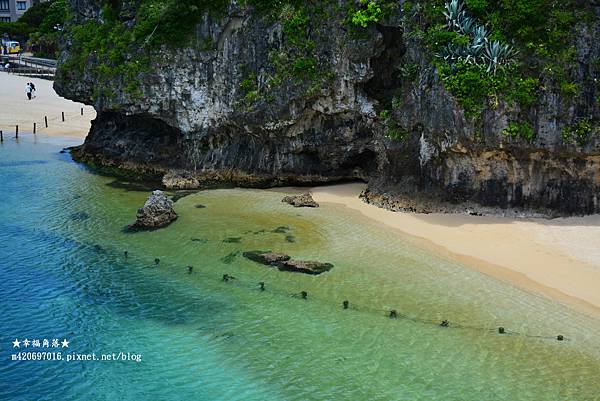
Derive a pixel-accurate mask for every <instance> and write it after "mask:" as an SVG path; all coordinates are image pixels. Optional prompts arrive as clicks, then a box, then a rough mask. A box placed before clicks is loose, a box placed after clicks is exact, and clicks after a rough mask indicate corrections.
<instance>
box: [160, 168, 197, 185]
mask: <svg viewBox="0 0 600 401" xmlns="http://www.w3.org/2000/svg"><path fill="white" fill-rule="evenodd" d="M162 183H163V185H164V186H165V188H167V189H198V188H200V182H199V181H198V179H196V178H195V177H194V176H192V175H191V174H190V173H186V172H175V171H171V172H169V173H167V174H165V175H164V176H163V178H162Z"/></svg>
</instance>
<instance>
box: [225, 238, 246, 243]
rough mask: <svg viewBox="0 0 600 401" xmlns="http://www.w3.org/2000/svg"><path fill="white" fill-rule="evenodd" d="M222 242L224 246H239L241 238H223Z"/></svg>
mask: <svg viewBox="0 0 600 401" xmlns="http://www.w3.org/2000/svg"><path fill="white" fill-rule="evenodd" d="M223 242H224V243H226V244H239V243H240V242H242V237H230V238H225V239H224V240H223Z"/></svg>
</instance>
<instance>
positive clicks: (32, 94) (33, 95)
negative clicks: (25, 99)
mask: <svg viewBox="0 0 600 401" xmlns="http://www.w3.org/2000/svg"><path fill="white" fill-rule="evenodd" d="M29 86H31V96H32V97H34V98H35V97H36V96H35V92H36V90H35V85H34V84H33V82H30V83H29Z"/></svg>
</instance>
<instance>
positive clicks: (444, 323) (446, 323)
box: [440, 320, 450, 327]
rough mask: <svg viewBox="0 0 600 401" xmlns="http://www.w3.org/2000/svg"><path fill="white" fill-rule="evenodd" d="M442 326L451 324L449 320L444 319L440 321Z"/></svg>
mask: <svg viewBox="0 0 600 401" xmlns="http://www.w3.org/2000/svg"><path fill="white" fill-rule="evenodd" d="M440 326H442V327H448V326H450V322H449V321H447V320H442V323H440Z"/></svg>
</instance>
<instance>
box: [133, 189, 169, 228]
mask: <svg viewBox="0 0 600 401" xmlns="http://www.w3.org/2000/svg"><path fill="white" fill-rule="evenodd" d="M175 219H177V213H175V210H173V201H171V200H170V199H169V198H167V196H166V195H165V194H164V192H162V191H154V192H152V194H150V196H149V197H148V200H146V203H145V204H144V207H142V208H141V209H139V210H138V212H137V217H136V220H135V222H134V223H133V224H132V225H130V226H129V228H130V229H132V230H153V229H157V228H161V227H166V226H168V225H169V224H170V223H171V222H172V221H173V220H175Z"/></svg>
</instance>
